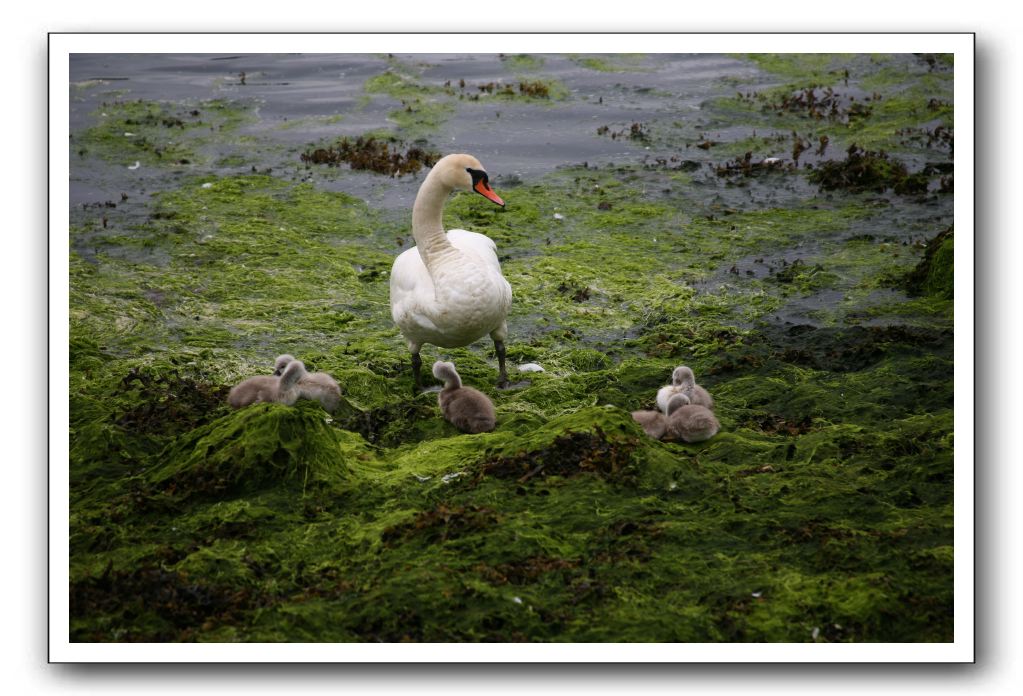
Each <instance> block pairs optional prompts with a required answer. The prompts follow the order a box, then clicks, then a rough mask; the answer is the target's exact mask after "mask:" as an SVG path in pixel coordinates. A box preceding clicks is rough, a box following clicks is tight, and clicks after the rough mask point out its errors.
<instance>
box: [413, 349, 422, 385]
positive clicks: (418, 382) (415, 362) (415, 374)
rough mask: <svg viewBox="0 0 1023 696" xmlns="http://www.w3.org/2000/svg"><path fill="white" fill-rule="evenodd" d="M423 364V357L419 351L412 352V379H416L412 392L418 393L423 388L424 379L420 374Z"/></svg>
mask: <svg viewBox="0 0 1023 696" xmlns="http://www.w3.org/2000/svg"><path fill="white" fill-rule="evenodd" d="M422 366H423V359H422V358H420V357H419V351H418V350H417V351H415V352H414V353H412V379H413V380H414V381H415V385H414V386H413V387H412V393H413V394H418V393H419V392H421V391H422V390H423V380H422V378H421V377H420V376H419V368H421V367H422Z"/></svg>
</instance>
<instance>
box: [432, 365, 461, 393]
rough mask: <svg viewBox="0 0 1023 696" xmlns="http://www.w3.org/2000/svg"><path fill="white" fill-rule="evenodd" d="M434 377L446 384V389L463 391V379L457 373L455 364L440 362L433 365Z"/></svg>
mask: <svg viewBox="0 0 1023 696" xmlns="http://www.w3.org/2000/svg"><path fill="white" fill-rule="evenodd" d="M433 376H434V377H436V378H437V379H439V380H440V381H442V382H444V388H445V389H461V388H462V378H461V377H459V376H458V372H456V371H455V364H454V363H450V362H443V361H441V360H438V361H437V362H435V363H434V364H433Z"/></svg>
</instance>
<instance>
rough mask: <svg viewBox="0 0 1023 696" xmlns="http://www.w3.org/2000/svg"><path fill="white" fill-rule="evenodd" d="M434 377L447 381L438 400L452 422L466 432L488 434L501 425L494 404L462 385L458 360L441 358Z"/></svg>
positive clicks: (434, 365)
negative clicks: (449, 360) (498, 422)
mask: <svg viewBox="0 0 1023 696" xmlns="http://www.w3.org/2000/svg"><path fill="white" fill-rule="evenodd" d="M433 376H434V377H436V378H437V379H439V380H441V381H442V382H444V389H442V390H441V392H440V393H439V394H438V395H437V403H438V404H439V405H440V410H441V413H443V414H444V418H445V419H446V420H447V421H448V422H449V423H451V424H452V425H453V426H455V427H456V428H458V429H459V430H461V431H462V432H464V433H486V432H490V431H491V430H493V429H494V427H495V425H496V424H497V414H496V413H495V411H494V404H493V403H492V402H491V401H490V399H489V398H488V397H487V395H486V394H484V393H483V392H481V391H479V390H476V389H473V388H472V387H463V386H462V379H461V377H459V376H458V372H456V371H455V364H454V363H450V362H442V361H440V360H438V361H437V362H435V363H434V364H433Z"/></svg>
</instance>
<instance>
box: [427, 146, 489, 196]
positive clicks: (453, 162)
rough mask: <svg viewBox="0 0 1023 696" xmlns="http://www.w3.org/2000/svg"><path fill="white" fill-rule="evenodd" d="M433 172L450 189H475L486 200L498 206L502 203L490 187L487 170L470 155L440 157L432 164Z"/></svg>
mask: <svg viewBox="0 0 1023 696" xmlns="http://www.w3.org/2000/svg"><path fill="white" fill-rule="evenodd" d="M434 172H436V176H439V177H440V178H441V181H443V182H444V184H445V185H446V186H447V187H448V188H450V189H453V190H454V189H457V190H461V191H475V192H476V193H478V194H480V195H481V196H483V197H484V198H486V199H487V200H490V201H493V202H494V203H497V204H498V205H500V206H503V205H504V201H503V200H501V197H500V196H498V195H497V194H496V193H495V192H494V189H492V188H490V177H489V176H488V175H487V170H486V169H484V168H483V165H482V164H480V161H479V160H478V159H476V158H475V157H473V156H472V155H448V156H446V157H442V158H441V159H440V160H439V161H438V162H437V164H435V165H434V166H433V172H431V174H433V173H434Z"/></svg>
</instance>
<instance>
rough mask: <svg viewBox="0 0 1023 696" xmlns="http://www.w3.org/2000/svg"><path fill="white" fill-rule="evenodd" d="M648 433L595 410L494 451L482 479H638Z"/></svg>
mask: <svg viewBox="0 0 1023 696" xmlns="http://www.w3.org/2000/svg"><path fill="white" fill-rule="evenodd" d="M645 437H646V436H645V434H644V433H643V432H642V430H640V429H639V426H638V425H636V423H635V421H633V420H632V417H631V416H630V415H629V414H628V413H624V412H622V411H619V410H618V409H613V408H603V407H593V408H586V409H582V410H580V411H577V412H575V413H572V414H568V415H566V416H562V417H560V418H556V419H554V420H552V421H551V422H549V423H547V424H546V425H544V426H543V427H541V428H539V429H538V430H536V432H534V433H532V434H530V435H528V436H524V437H521V438H519V439H517V440H516V441H515V442H514V443H512V445H510V446H508V447H505V448H504V449H503V450H502V451H500V452H495V453H494V454H493V455H492V456H489V457H488V458H487V460H486V461H484V462H483V464H482V466H481V467H480V469H479V474H480V475H482V476H496V477H498V478H508V479H515V480H517V481H518V482H519V483H524V482H526V481H528V480H529V479H532V478H533V477H536V476H540V477H547V476H562V477H564V476H575V475H578V474H581V473H590V474H596V475H598V476H602V477H604V478H607V479H609V480H622V479H627V478H634V477H635V474H636V464H637V458H636V457H635V455H636V450H637V449H639V448H640V447H641V445H642V444H644V443H643V438H645Z"/></svg>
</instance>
